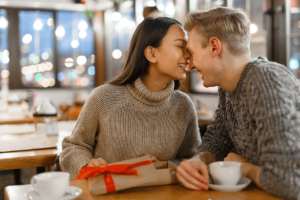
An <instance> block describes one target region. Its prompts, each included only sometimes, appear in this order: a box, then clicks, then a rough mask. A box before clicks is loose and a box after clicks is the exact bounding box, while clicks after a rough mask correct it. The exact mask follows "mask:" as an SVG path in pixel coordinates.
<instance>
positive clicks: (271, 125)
mask: <svg viewBox="0 0 300 200" xmlns="http://www.w3.org/2000/svg"><path fill="white" fill-rule="evenodd" d="M286 70H287V69H281V70H279V71H278V70H274V69H273V67H268V68H264V69H260V72H259V73H256V74H255V77H256V80H255V82H254V81H253V82H250V84H249V110H250V114H251V117H252V118H253V120H254V121H255V124H256V133H255V134H256V136H257V138H258V139H257V146H258V149H259V151H260V152H261V156H260V162H261V167H262V170H261V172H260V174H259V183H260V184H261V186H262V188H263V189H264V190H265V191H267V192H268V193H270V194H272V195H275V196H278V197H281V198H285V199H297V197H298V196H297V195H299V194H300V193H299V192H300V172H299V169H300V154H299V152H300V139H299V133H300V127H299V124H300V116H299V113H297V109H296V107H295V101H296V100H297V99H298V96H297V94H299V87H300V86H299V83H298V82H297V80H296V79H295V78H294V76H293V75H292V74H291V73H290V72H287V71H286Z"/></svg>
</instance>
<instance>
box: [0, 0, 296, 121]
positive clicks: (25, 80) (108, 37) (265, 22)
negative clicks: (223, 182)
mask: <svg viewBox="0 0 300 200" xmlns="http://www.w3.org/2000/svg"><path fill="white" fill-rule="evenodd" d="M216 6H227V7H235V8H242V9H244V10H245V11H246V13H247V15H248V16H249V18H250V20H251V27H250V31H251V58H252V59H255V58H257V57H258V56H260V55H261V56H264V57H266V58H267V59H268V60H270V61H275V62H279V63H281V64H283V65H285V66H287V67H288V68H289V69H290V70H291V71H292V72H293V73H294V75H295V76H296V77H297V78H299V77H300V71H299V58H300V14H299V13H300V8H299V0H286V1H284V0H251V1H250V0H156V1H155V0H52V1H46V0H0V83H1V84H0V89H1V92H0V98H1V100H0V101H1V102H0V114H1V112H6V111H7V109H8V105H9V104H12V103H21V102H26V103H27V104H28V114H29V115H30V113H31V112H32V111H33V109H34V107H35V106H37V105H38V104H39V103H41V102H42V101H43V99H49V100H50V101H51V102H52V103H53V104H54V105H55V107H56V108H59V113H60V114H61V115H62V116H63V117H65V114H66V111H67V110H68V109H69V108H70V107H72V106H73V107H74V106H76V105H78V106H80V105H81V106H82V105H83V103H84V101H85V99H86V98H87V96H88V95H89V93H90V92H91V91H92V90H93V88H95V87H97V86H100V85H102V84H104V83H105V82H107V81H109V80H112V79H113V78H114V77H116V76H117V75H118V73H119V72H120V70H121V68H122V66H123V65H124V62H125V61H126V55H127V52H126V51H127V49H128V47H129V43H130V39H131V36H132V34H133V32H134V30H135V28H136V27H137V26H138V24H139V23H140V22H141V21H143V19H144V18H145V17H148V16H168V17H174V18H176V19H177V20H179V21H180V22H182V23H183V22H184V19H185V16H186V14H187V13H188V12H189V11H191V10H207V9H210V8H212V7H216ZM147 15H148V16H147ZM180 89H181V90H182V91H184V92H186V93H188V94H189V95H190V97H191V98H192V100H193V102H194V103H195V107H196V109H197V110H198V111H199V115H202V114H203V115H204V114H207V113H209V112H210V111H212V112H213V110H214V109H215V108H216V107H217V98H218V96H217V89H218V88H217V87H214V88H205V87H204V86H203V83H202V81H201V79H200V77H199V74H197V73H195V72H189V73H188V74H187V79H186V80H185V81H183V82H182V87H181V88H180ZM25 110H26V109H25ZM200 110H207V111H206V112H203V113H201V112H200ZM77 113H80V110H79V111H78V112H77ZM73 117H74V118H75V119H76V115H75V116H73ZM209 118H211V116H210V117H209Z"/></svg>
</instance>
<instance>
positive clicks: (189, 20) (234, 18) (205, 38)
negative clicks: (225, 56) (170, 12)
mask: <svg viewBox="0 0 300 200" xmlns="http://www.w3.org/2000/svg"><path fill="white" fill-rule="evenodd" d="M195 26H197V34H198V35H200V36H201V41H200V42H201V45H202V47H203V48H205V47H207V45H208V42H209V39H210V38H212V37H216V38H218V39H219V40H220V41H222V42H225V43H226V44H227V47H228V49H229V51H230V52H231V53H232V54H233V55H240V54H243V53H247V52H249V51H250V50H249V44H250V37H251V36H250V20H249V19H248V17H247V15H246V13H245V12H244V11H243V10H242V9H233V8H226V7H217V8H213V9H211V10H208V11H199V10H197V11H191V12H190V13H189V14H188V15H187V17H186V20H185V23H184V28H185V30H187V31H188V32H190V31H191V30H192V29H193V28H194V27H195Z"/></svg>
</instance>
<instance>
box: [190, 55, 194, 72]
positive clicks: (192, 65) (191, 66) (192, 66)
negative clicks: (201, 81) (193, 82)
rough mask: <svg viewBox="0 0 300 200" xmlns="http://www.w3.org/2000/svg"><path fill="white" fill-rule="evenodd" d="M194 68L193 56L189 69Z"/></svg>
mask: <svg viewBox="0 0 300 200" xmlns="http://www.w3.org/2000/svg"><path fill="white" fill-rule="evenodd" d="M193 68H194V64H193V56H191V57H190V63H189V69H190V70H192V69H193Z"/></svg>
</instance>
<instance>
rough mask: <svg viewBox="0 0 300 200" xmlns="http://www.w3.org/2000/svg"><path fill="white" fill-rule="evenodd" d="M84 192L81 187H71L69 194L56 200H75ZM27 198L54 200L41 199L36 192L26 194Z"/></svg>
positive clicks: (32, 199)
mask: <svg viewBox="0 0 300 200" xmlns="http://www.w3.org/2000/svg"><path fill="white" fill-rule="evenodd" d="M81 193H82V190H81V189H80V188H79V187H74V186H69V188H68V190H67V193H66V194H65V195H64V196H62V197H59V198H55V200H67V199H75V198H76V197H78V196H80V195H81ZM25 196H26V197H27V198H28V199H30V200H53V198H51V197H49V198H44V197H41V196H40V195H39V194H38V193H37V192H36V191H35V190H32V191H30V192H28V193H26V194H25Z"/></svg>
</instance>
